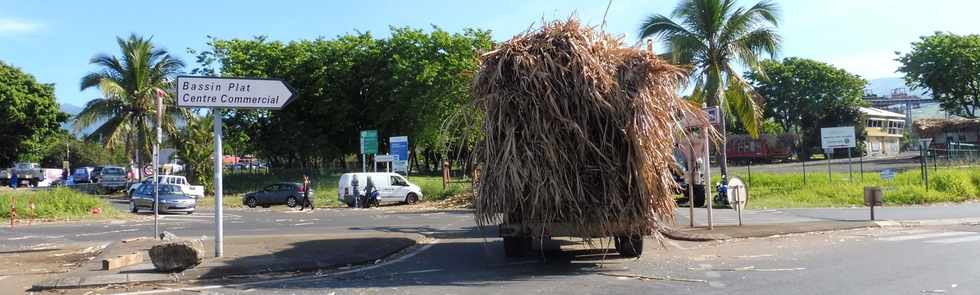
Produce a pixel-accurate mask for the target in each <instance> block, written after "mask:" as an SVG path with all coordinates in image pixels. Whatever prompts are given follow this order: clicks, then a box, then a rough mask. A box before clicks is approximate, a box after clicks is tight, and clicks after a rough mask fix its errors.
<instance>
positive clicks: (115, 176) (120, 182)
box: [91, 166, 126, 193]
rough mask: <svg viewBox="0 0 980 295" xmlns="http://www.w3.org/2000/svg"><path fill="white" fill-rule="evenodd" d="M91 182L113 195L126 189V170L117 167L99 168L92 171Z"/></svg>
mask: <svg viewBox="0 0 980 295" xmlns="http://www.w3.org/2000/svg"><path fill="white" fill-rule="evenodd" d="M91 178H92V179H93V182H95V183H98V184H99V187H100V188H102V189H104V190H106V191H108V192H109V193H114V192H117V191H119V190H122V189H124V188H126V169H125V168H123V167H118V166H99V167H95V169H93V170H92V176H91Z"/></svg>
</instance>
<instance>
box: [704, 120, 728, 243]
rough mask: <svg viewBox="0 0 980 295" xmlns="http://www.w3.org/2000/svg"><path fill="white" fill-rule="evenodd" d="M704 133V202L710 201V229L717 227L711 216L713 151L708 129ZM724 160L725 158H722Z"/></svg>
mask: <svg viewBox="0 0 980 295" xmlns="http://www.w3.org/2000/svg"><path fill="white" fill-rule="evenodd" d="M701 132H702V133H703V134H704V202H706V203H708V229H709V230H712V229H715V225H714V220H713V219H712V218H711V203H714V202H713V201H712V200H711V151H710V143H709V142H708V129H707V128H704V129H702V131H701ZM722 160H724V159H722Z"/></svg>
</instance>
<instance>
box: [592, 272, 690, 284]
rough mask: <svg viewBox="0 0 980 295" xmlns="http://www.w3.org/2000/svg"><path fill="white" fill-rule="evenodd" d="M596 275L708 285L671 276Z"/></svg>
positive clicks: (602, 273)
mask: <svg viewBox="0 0 980 295" xmlns="http://www.w3.org/2000/svg"><path fill="white" fill-rule="evenodd" d="M598 274H599V275H603V276H609V277H620V278H631V279H638V280H644V281H654V280H655V281H674V282H688V283H708V280H701V279H686V278H675V277H671V276H665V277H660V276H647V275H637V274H614V273H606V272H600V273H598Z"/></svg>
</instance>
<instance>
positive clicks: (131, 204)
mask: <svg viewBox="0 0 980 295" xmlns="http://www.w3.org/2000/svg"><path fill="white" fill-rule="evenodd" d="M129 212H130V213H139V212H140V208H138V207H136V201H129Z"/></svg>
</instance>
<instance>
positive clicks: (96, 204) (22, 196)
mask: <svg viewBox="0 0 980 295" xmlns="http://www.w3.org/2000/svg"><path fill="white" fill-rule="evenodd" d="M11 198H13V199H14V200H15V202H16V208H17V218H18V219H22V220H23V219H27V218H29V214H30V209H29V207H30V206H29V204H30V202H31V201H32V200H33V202H34V206H35V211H34V218H35V219H41V220H64V219H81V218H117V217H122V216H123V215H122V214H120V212H119V211H117V210H115V209H114V208H113V207H112V205H111V204H109V202H107V201H106V200H105V199H102V198H100V197H97V196H92V195H89V194H85V193H80V192H77V191H74V190H70V189H67V188H55V189H50V190H27V189H18V190H3V191H0V218H2V219H5V220H6V219H9V218H10V200H11ZM93 208H101V209H102V213H101V214H99V215H93V214H92V209H93Z"/></svg>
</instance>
